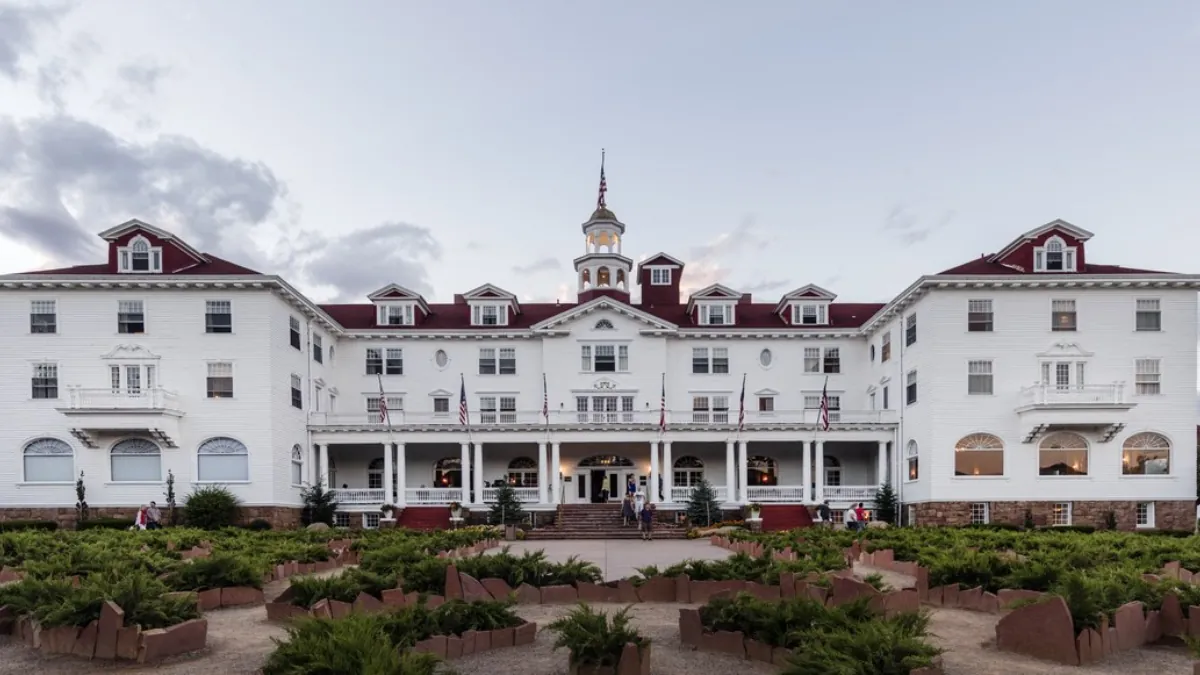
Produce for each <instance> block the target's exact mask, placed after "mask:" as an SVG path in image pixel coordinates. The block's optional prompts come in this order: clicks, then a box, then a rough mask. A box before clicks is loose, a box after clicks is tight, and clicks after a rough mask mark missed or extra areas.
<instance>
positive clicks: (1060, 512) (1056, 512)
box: [1050, 502, 1071, 526]
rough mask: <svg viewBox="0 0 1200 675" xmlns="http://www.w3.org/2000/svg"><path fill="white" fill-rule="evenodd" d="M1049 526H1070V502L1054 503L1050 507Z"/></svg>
mask: <svg viewBox="0 0 1200 675" xmlns="http://www.w3.org/2000/svg"><path fill="white" fill-rule="evenodd" d="M1050 524H1051V525H1060V526H1062V525H1070V524H1071V502H1055V503H1054V504H1053V505H1052V506H1051V507H1050Z"/></svg>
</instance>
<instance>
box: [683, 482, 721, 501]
mask: <svg viewBox="0 0 1200 675" xmlns="http://www.w3.org/2000/svg"><path fill="white" fill-rule="evenodd" d="M695 489H696V488H694V487H672V488H671V501H672V502H674V503H676V504H681V503H683V502H686V501H688V500H689V499H691V498H692V492H693V491H694V490H695ZM713 492H714V493H716V495H717V501H721V502H723V501H725V495H726V492H725V486H724V485H722V486H719V487H718V486H716V485H714V486H713Z"/></svg>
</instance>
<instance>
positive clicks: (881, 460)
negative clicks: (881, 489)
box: [875, 441, 887, 485]
mask: <svg viewBox="0 0 1200 675" xmlns="http://www.w3.org/2000/svg"><path fill="white" fill-rule="evenodd" d="M886 482H887V441H879V457H878V458H877V461H876V464H875V483H876V484H878V485H883V484H884V483H886Z"/></svg>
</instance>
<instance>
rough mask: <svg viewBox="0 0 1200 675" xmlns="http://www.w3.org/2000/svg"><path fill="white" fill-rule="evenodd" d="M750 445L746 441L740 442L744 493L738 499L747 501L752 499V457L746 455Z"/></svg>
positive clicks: (739, 453)
mask: <svg viewBox="0 0 1200 675" xmlns="http://www.w3.org/2000/svg"><path fill="white" fill-rule="evenodd" d="M749 445H750V444H749V443H747V442H746V441H741V442H739V443H738V475H739V476H741V477H742V479H741V482H742V493H741V495H739V498H738V501H740V502H746V503H749V501H750V458H749V457H747V456H746V453H747V451H748V450H749Z"/></svg>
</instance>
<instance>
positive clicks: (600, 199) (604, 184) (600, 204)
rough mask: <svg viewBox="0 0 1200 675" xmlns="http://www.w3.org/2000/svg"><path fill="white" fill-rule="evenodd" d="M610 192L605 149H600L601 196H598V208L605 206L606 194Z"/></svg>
mask: <svg viewBox="0 0 1200 675" xmlns="http://www.w3.org/2000/svg"><path fill="white" fill-rule="evenodd" d="M607 192H608V181H607V180H605V179H604V151H603V150H601V151H600V196H599V197H597V198H596V208H598V209H602V208H604V204H605V202H604V195H605V194H606V193H607Z"/></svg>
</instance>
